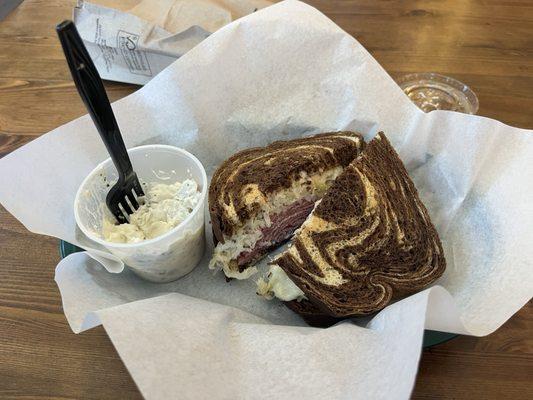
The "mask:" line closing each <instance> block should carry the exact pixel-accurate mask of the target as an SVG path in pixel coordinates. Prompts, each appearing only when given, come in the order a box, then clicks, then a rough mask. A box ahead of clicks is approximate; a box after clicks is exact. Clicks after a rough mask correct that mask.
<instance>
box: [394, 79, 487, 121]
mask: <svg viewBox="0 0 533 400" xmlns="http://www.w3.org/2000/svg"><path fill="white" fill-rule="evenodd" d="M396 82H397V83H398V85H400V87H401V88H402V89H403V91H404V92H405V94H406V95H407V96H408V97H409V98H410V99H411V100H412V101H413V103H415V104H416V105H417V106H418V108H420V109H421V110H422V111H424V112H430V111H433V110H450V111H458V112H462V113H465V114H475V113H477V111H478V108H479V101H478V98H477V96H476V94H475V93H474V92H473V91H472V89H470V88H469V87H468V86H467V85H465V84H464V83H462V82H459V81H458V80H457V79H453V78H450V77H449V76H444V75H440V74H435V73H433V72H429V73H417V74H409V75H404V76H402V77H400V78H399V79H397V80H396Z"/></svg>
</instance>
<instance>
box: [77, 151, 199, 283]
mask: <svg viewBox="0 0 533 400" xmlns="http://www.w3.org/2000/svg"><path fill="white" fill-rule="evenodd" d="M128 154H129V156H130V159H131V162H132V164H133V169H134V170H135V172H136V173H137V176H138V177H139V180H140V181H141V182H146V183H148V184H151V183H169V184H170V183H175V182H176V181H179V182H182V181H184V180H185V179H193V180H194V181H196V183H197V184H198V188H199V190H201V198H200V201H199V202H198V204H197V205H196V207H195V208H194V210H193V211H192V212H191V213H190V214H189V215H188V216H187V218H186V219H185V220H184V221H183V222H182V223H181V224H179V225H178V226H176V227H175V228H173V229H172V230H170V231H168V232H166V233H165V234H163V235H161V236H158V237H156V238H153V239H149V240H145V241H143V242H139V243H113V242H108V241H105V240H104V238H103V235H102V225H103V219H104V216H105V215H107V216H108V217H111V218H113V217H112V216H111V213H110V212H109V210H108V209H107V206H106V204H105V198H106V195H107V192H108V191H109V187H110V186H112V185H113V183H114V182H116V181H117V179H118V175H117V172H116V169H115V167H114V165H113V163H112V162H111V159H110V158H108V159H107V160H105V161H104V162H102V163H101V164H100V165H98V166H97V167H96V168H95V169H94V170H93V171H92V172H91V173H90V174H89V176H87V178H85V180H84V181H83V183H82V184H81V186H80V188H79V189H78V192H77V193H76V199H75V200H74V214H75V218H76V223H77V224H78V227H79V228H80V229H81V231H82V232H83V233H84V234H85V235H86V236H87V237H88V238H89V239H91V240H93V241H95V242H97V243H99V244H101V245H103V246H104V247H105V248H107V249H108V250H109V251H110V252H111V253H112V254H113V255H115V256H117V257H118V258H120V259H121V260H122V261H123V262H124V264H126V265H127V266H128V267H129V268H130V269H131V270H133V272H135V273H136V274H137V275H139V276H140V277H141V278H144V279H146V280H148V281H151V282H170V281H173V280H176V279H178V278H180V277H182V276H183V275H186V274H187V273H189V272H191V271H192V270H193V269H194V267H195V266H196V265H197V264H198V262H199V261H200V259H201V258H202V255H203V253H204V248H205V232H204V202H205V195H206V191H207V176H206V173H205V169H204V167H203V166H202V164H201V163H200V161H198V159H197V158H196V157H195V156H193V155H192V154H190V153H189V152H187V151H185V150H182V149H179V148H177V147H173V146H166V145H147V146H140V147H135V148H132V149H129V150H128ZM111 220H113V219H111Z"/></svg>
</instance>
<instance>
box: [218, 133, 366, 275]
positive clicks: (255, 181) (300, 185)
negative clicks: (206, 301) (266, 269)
mask: <svg viewBox="0 0 533 400" xmlns="http://www.w3.org/2000/svg"><path fill="white" fill-rule="evenodd" d="M363 146H364V141H363V139H362V137H361V135H360V134H358V133H354V132H331V133H322V134H318V135H315V136H312V137H308V138H302V139H296V140H289V141H279V142H275V143H272V144H271V145H269V146H267V147H261V148H253V149H248V150H244V151H241V152H239V153H237V154H235V155H233V156H232V157H231V158H229V159H228V160H226V161H225V162H224V163H223V164H222V165H221V166H220V167H219V168H218V169H217V170H216V172H215V174H214V175H213V178H212V180H211V185H210V187H209V197H208V199H209V212H210V215H211V223H212V229H213V236H214V240H215V243H216V247H215V250H214V254H213V257H212V259H211V262H210V268H212V269H222V270H223V271H224V273H225V274H226V276H227V277H228V278H237V279H246V278H248V277H249V276H251V275H252V274H254V273H255V272H256V271H257V270H256V268H254V267H253V265H254V263H256V262H257V261H258V260H259V259H261V258H262V257H264V256H265V255H266V254H267V253H268V251H269V250H271V249H272V248H274V247H276V246H278V245H279V244H281V243H282V242H284V241H286V240H287V239H289V238H290V237H291V235H292V234H293V233H294V231H295V230H296V229H297V228H299V227H300V225H301V224H302V223H303V222H304V221H305V219H306V218H307V216H308V215H309V213H310V212H311V211H312V210H313V207H314V205H315V202H316V201H317V200H319V199H320V198H322V196H323V195H324V193H325V192H326V190H327V189H328V188H329V187H330V186H331V184H332V183H333V182H334V181H335V179H336V178H337V177H338V176H339V175H340V174H341V173H342V171H343V170H344V168H345V167H346V166H348V165H349V164H350V162H351V161H352V160H353V159H355V158H356V157H357V156H358V155H359V154H360V152H361V151H362V149H363Z"/></svg>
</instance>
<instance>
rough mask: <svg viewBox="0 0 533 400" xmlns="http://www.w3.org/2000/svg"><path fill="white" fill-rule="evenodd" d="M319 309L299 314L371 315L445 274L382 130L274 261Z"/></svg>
mask: <svg viewBox="0 0 533 400" xmlns="http://www.w3.org/2000/svg"><path fill="white" fill-rule="evenodd" d="M274 263H275V264H277V265H279V266H280V267H281V268H282V269H283V270H284V271H285V272H286V273H287V274H288V276H289V277H290V278H291V280H292V281H293V282H294V283H295V284H296V285H297V286H298V287H299V288H300V289H301V290H302V291H303V292H304V293H305V295H306V297H307V298H308V299H309V300H310V301H311V302H312V303H313V304H314V305H315V306H316V307H317V308H315V309H311V308H310V307H306V306H305V304H301V305H299V306H297V307H295V306H294V305H292V307H291V308H293V309H295V310H296V311H297V312H298V310H297V308H299V309H301V310H300V312H301V313H306V314H309V315H307V317H308V318H309V317H310V315H312V314H317V315H319V313H318V312H317V310H318V309H320V310H321V312H322V314H327V315H330V316H333V317H337V318H342V317H347V316H357V315H368V314H371V313H374V312H376V311H379V310H381V309H383V308H384V307H385V306H386V305H387V304H389V303H390V302H391V301H392V300H395V299H397V298H399V297H403V296H405V295H408V294H411V293H414V292H417V291H419V290H421V289H423V288H424V287H426V286H428V285H430V284H431V283H433V282H434V281H435V280H436V279H437V278H439V277H440V276H441V275H442V273H443V272H444V269H445V266H446V262H445V259H444V254H443V250H442V245H441V242H440V239H439V237H438V234H437V231H436V230H435V228H434V226H433V224H432V223H431V220H430V218H429V215H428V212H427V210H426V208H425V206H424V204H422V201H421V200H420V198H419V197H418V193H417V191H416V188H415V186H414V184H413V182H412V181H411V179H410V178H409V176H408V174H407V171H406V170H405V167H404V166H403V164H402V162H401V160H400V158H399V157H398V155H397V154H396V152H395V150H394V148H393V147H392V146H391V144H390V143H389V141H388V139H387V138H386V137H385V135H384V134H383V133H379V134H378V135H377V136H376V137H375V138H374V139H373V140H372V141H371V142H370V143H369V144H368V145H367V146H366V149H365V150H364V152H363V153H362V155H361V156H359V157H358V158H357V159H356V160H354V161H353V162H352V163H351V164H350V165H349V166H348V167H347V168H346V169H345V170H344V172H343V173H342V174H341V175H340V176H339V177H338V178H337V179H336V181H335V182H334V183H333V185H332V186H331V187H330V188H329V189H328V191H327V192H326V194H325V196H324V197H323V199H322V201H321V203H320V204H319V205H318V206H317V207H316V208H315V210H314V211H313V214H312V215H311V216H310V217H309V219H308V220H307V221H306V223H305V224H304V225H303V227H302V229H301V230H300V231H299V232H298V234H297V235H296V237H295V238H294V240H293V244H292V246H291V247H290V249H288V250H287V251H286V252H285V253H283V254H282V255H281V256H280V257H279V258H278V259H276V260H275V262H274Z"/></svg>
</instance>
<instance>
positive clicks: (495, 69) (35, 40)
mask: <svg viewBox="0 0 533 400" xmlns="http://www.w3.org/2000/svg"><path fill="white" fill-rule="evenodd" d="M309 3H311V4H313V5H315V6H317V7H318V8H319V9H320V10H322V11H323V12H325V13H326V14H327V15H328V16H330V17H331V18H332V19H333V20H334V21H335V22H337V23H338V24H339V25H340V26H341V27H342V28H343V29H345V30H346V31H347V32H349V33H350V34H352V35H353V36H355V37H356V38H357V39H358V40H359V41H360V42H361V43H362V44H363V45H364V46H365V47H366V48H367V49H368V50H369V51H370V52H371V53H372V54H373V56H374V57H375V58H376V59H377V60H378V61H379V62H380V63H381V64H382V65H383V67H384V68H385V69H386V70H387V71H389V72H390V74H391V75H393V76H397V75H401V74H405V73H409V72H425V71H433V72H440V73H443V74H446V75H451V76H453V77H456V78H458V79H460V80H461V81H463V82H466V83H468V84H469V85H470V86H471V87H472V88H473V90H474V91H475V92H476V93H477V94H478V96H479V101H480V109H479V114H480V115H485V116H488V117H493V118H497V119H499V120H501V121H503V122H505V123H507V124H510V125H515V126H519V127H523V128H530V129H531V128H533V113H532V110H533V2H532V1H528V0H523V1H520V0H514V1H502V0H484V1H482V0H478V1H476V0H456V1H451V0H445V1H431V0H428V1H422V0H420V1H402V2H400V1H379V2H376V1H374V0H366V1H364V0H352V1H349V0H347V1H341V0H314V1H309ZM73 4H74V1H73V0H70V1H69V0H26V1H25V2H24V3H23V4H22V5H21V6H20V7H19V8H18V9H16V10H15V11H14V12H13V13H11V14H10V15H9V16H8V17H7V18H6V19H5V20H4V21H1V22H0V155H1V156H3V155H5V154H7V153H9V152H11V151H13V150H15V149H16V148H17V147H20V146H22V145H23V144H24V143H27V142H29V141H30V140H32V139H34V138H35V137H37V136H39V135H42V134H43V133H45V132H47V131H49V130H51V129H53V128H55V127H57V126H58V125H61V124H63V123H66V122H68V121H70V120H72V119H74V118H76V117H79V116H80V115H82V114H84V113H85V109H84V107H83V105H82V103H81V101H80V100H79V98H78V94H77V92H76V90H75V88H74V85H73V83H72V81H71V77H70V74H69V72H68V70H67V67H66V64H65V61H64V59H63V55H62V53H61V50H60V46H59V44H58V41H57V39H56V36H55V32H54V29H53V28H54V25H55V24H56V23H57V22H59V21H60V20H62V19H64V18H68V17H70V15H71V10H72V6H73ZM106 87H107V90H108V93H109V96H110V98H111V99H112V100H116V99H119V98H121V97H123V96H126V95H128V94H130V93H131V92H133V91H134V90H136V89H137V87H135V86H132V85H126V84H118V83H108V84H106ZM13 173H16V172H15V171H13ZM58 261H59V254H58V242H57V240H56V239H54V238H49V237H43V236H39V235H35V234H32V233H29V232H27V231H26V230H25V228H24V227H23V226H22V225H21V224H20V223H19V222H17V221H16V220H15V219H14V218H13V217H12V216H11V215H10V214H8V213H7V212H6V211H5V210H4V209H3V208H0V397H1V398H17V399H18V398H24V399H34V398H62V399H66V398H94V399H112V398H113V399H115V398H127V399H133V398H140V394H139V392H138V390H137V388H136V387H135V384H134V383H133V381H132V379H131V377H130V376H129V374H128V373H127V371H126V369H125V367H124V365H123V364H122V362H121V361H120V359H119V357H118V355H117V353H116V351H115V350H114V348H113V346H112V345H111V342H110V341H109V339H108V337H107V335H106V334H105V332H104V330H103V329H102V328H96V329H93V330H91V331H89V332H87V333H83V334H81V335H74V334H73V333H72V332H71V331H70V329H69V327H68V324H67V322H66V320H65V317H64V315H63V312H62V308H61V298H60V296H59V292H58V290H57V287H56V285H55V283H54V280H53V278H54V267H55V265H56V263H57V262H58ZM532 378H533V305H532V304H531V302H530V303H529V304H528V305H526V306H525V307H524V308H523V309H522V310H520V311H519V312H518V313H517V314H516V315H515V316H514V317H513V318H511V320H509V321H508V322H507V323H506V324H505V325H504V326H503V327H502V328H500V329H499V330H498V331H497V332H495V333H493V334H492V335H490V336H488V337H485V338H479V339H478V338H473V337H461V338H458V339H455V340H453V341H450V342H448V343H445V344H442V345H440V346H436V347H434V348H432V349H430V350H426V351H424V352H423V355H422V360H421V363H420V372H419V375H418V379H417V384H416V387H415V390H414V394H413V398H415V399H428V398H432V399H433V398H435V399H437V398H438V399H443V398H449V399H465V398H468V399H505V398H507V399H531V398H533V384H532V383H531V382H532Z"/></svg>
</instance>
